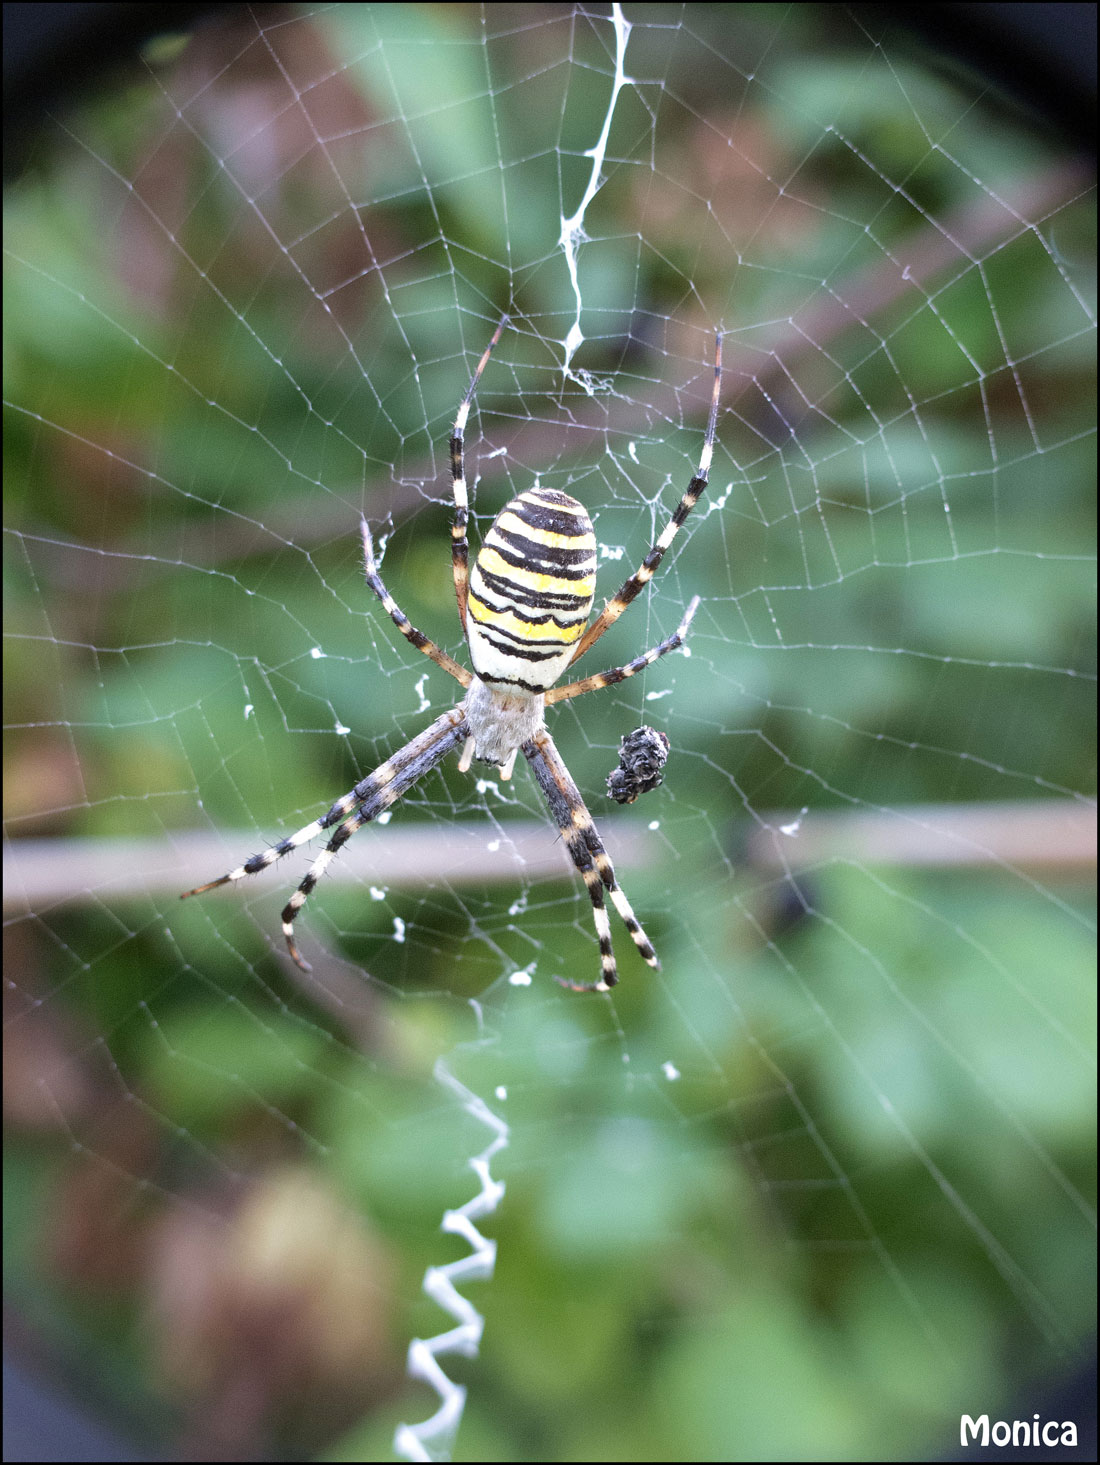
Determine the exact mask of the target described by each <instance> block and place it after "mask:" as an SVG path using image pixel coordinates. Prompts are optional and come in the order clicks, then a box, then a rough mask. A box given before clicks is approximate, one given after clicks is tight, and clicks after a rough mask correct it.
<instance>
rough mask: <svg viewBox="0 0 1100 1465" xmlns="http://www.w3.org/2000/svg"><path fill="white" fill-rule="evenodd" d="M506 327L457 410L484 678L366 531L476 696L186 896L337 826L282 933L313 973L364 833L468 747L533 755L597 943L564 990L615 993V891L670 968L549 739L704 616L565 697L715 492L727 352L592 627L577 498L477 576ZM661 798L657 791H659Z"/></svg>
mask: <svg viewBox="0 0 1100 1465" xmlns="http://www.w3.org/2000/svg"><path fill="white" fill-rule="evenodd" d="M506 323H507V317H505V319H504V320H502V321H501V323H500V325H499V326H498V327H497V329H496V331H495V332H494V334H493V338H492V340H491V341H490V342H489V344H488V346H487V347H486V348H485V350H484V352H483V353H482V356H481V360H480V361H479V362H478V364H477V368H476V370H475V371H474V374H473V377H472V378H471V381H470V385H469V387H468V388H467V391H466V395H465V397H463V399H462V404H461V406H460V407H459V409H458V415H457V416H456V418H455V425H454V431H453V433H452V434H451V444H450V447H451V476H452V481H453V491H454V505H455V514H454V523H453V525H452V528H451V562H452V566H453V571H454V582H455V594H456V596H457V599H458V614H459V619H460V621H461V622H462V630H463V633H464V635H465V637H466V641H467V644H468V646H469V648H470V660H471V662H472V663H473V667H474V670H473V672H472V673H471V672H469V671H467V670H466V668H465V667H463V666H460V665H459V664H458V662H457V661H455V660H454V659H453V657H450V656H448V655H447V653H446V652H445V651H443V650H441V649H440V647H438V646H437V645H436V644H435V642H434V641H431V640H429V638H428V637H427V636H425V635H424V633H423V632H422V631H418V630H417V629H416V627H415V626H414V625H413V624H412V623H411V622H410V621H409V618H408V617H407V616H406V615H405V613H404V612H403V611H402V610H401V609H400V607H399V606H398V605H397V602H396V601H395V600H394V599H393V596H392V595H390V593H389V591H388V590H387V589H386V587H385V586H384V585H383V583H382V580H381V578H380V577H379V574H378V569H377V566H376V565H375V562H374V547H373V544H372V542H371V537H370V531H369V530H368V528H367V524H366V521H365V520H364V521H363V522H362V526H361V527H362V535H363V560H364V568H365V573H366V578H367V584H368V585H369V586H370V587H371V589H372V590H373V591H374V593H375V594H376V595H377V596H378V598H379V599H380V600H381V602H382V604H383V605H384V606H385V608H386V610H387V611H388V612H389V614H390V616H391V618H392V620H393V622H394V624H395V625H396V626H397V628H398V630H399V631H400V632H401V633H402V635H403V636H405V637H406V638H407V639H408V640H409V641H411V642H412V644H413V645H414V646H415V647H416V648H417V650H419V651H423V652H424V654H425V656H430V657H431V659H432V660H433V661H434V662H435V663H436V664H437V665H438V666H441V667H442V668H443V670H444V671H446V672H449V673H450V675H451V676H453V677H454V678H455V680H456V681H457V682H460V683H461V685H462V686H463V687H465V688H466V695H465V697H464V698H463V700H462V702H461V703H460V704H459V706H457V707H454V708H452V709H451V710H450V711H449V712H445V713H444V714H443V716H442V717H438V718H436V720H435V722H433V723H432V724H431V726H430V727H428V728H426V729H425V730H424V732H422V733H421V734H420V735H419V736H418V737H415V738H414V739H413V740H412V742H411V743H408V744H406V746H405V747H404V748H402V749H400V750H399V751H398V752H396V753H394V755H393V756H392V757H391V758H388V759H387V760H386V761H385V763H383V764H381V765H380V767H378V768H376V769H375V770H374V772H373V773H370V774H368V775H367V777H366V778H364V779H362V780H361V781H360V782H359V783H357V784H356V785H355V787H354V788H353V789H351V790H350V792H348V793H346V794H345V795H344V796H343V797H342V798H340V799H337V801H336V802H335V803H334V804H333V805H332V807H331V808H330V809H329V811H328V812H327V813H326V814H324V815H322V817H321V818H320V819H315V820H314V821H313V822H312V823H311V824H307V825H306V826H305V828H303V829H299V830H298V832H297V833H296V834H292V835H290V836H289V837H288V838H286V839H281V840H279V842H278V843H277V844H274V845H272V846H271V848H270V849H267V850H264V852H263V853H262V854H259V855H253V856H252V858H251V859H249V860H246V861H245V862H244V864H243V865H238V866H237V868H236V869H234V870H230V871H229V872H228V874H225V875H222V876H220V877H219V878H218V879H217V880H211V881H210V882H209V883H208V884H206V885H200V886H198V887H197V888H196V889H195V890H188V891H186V892H185V896H187V895H200V894H201V893H202V892H203V891H205V890H213V889H214V888H215V887H216V886H218V885H226V884H228V883H230V882H231V881H234V880H240V879H243V878H244V876H245V875H255V874H257V873H258V872H259V871H260V870H266V869H267V867H268V866H269V865H273V864H274V863H275V861H276V860H279V859H281V858H282V857H283V855H286V854H289V853H290V852H291V850H294V849H297V848H298V847H299V846H300V845H303V844H305V843H306V842H307V841H308V840H311V839H314V838H315V837H316V836H317V835H318V834H321V833H322V832H323V831H324V830H327V829H333V828H335V832H334V833H333V835H332V837H331V838H330V840H329V842H328V843H327V844H326V845H325V847H324V849H323V850H322V851H321V852H320V854H318V855H317V857H316V859H315V860H314V861H313V863H312V865H311V866H310V868H309V870H308V871H307V872H306V875H305V878H304V879H303V881H302V883H301V884H300V885H299V886H298V889H297V890H296V891H295V892H294V894H293V895H292V896H291V897H290V900H289V901H288V902H287V905H286V908H285V909H284V911H283V916H282V922H283V935H284V936H285V938H286V944H287V949H288V950H289V952H290V954H291V956H292V957H293V958H294V960H295V961H296V962H297V964H298V965H299V966H300V967H301V968H302V969H303V970H304V971H308V970H309V967H308V966H307V964H306V963H305V962H304V961H303V959H302V957H301V955H300V954H299V952H298V948H297V945H296V944H295V941H294V921H295V918H296V916H297V914H298V912H299V911H300V910H301V908H302V906H303V905H304V904H305V902H306V900H307V899H308V898H309V894H310V892H311V891H312V890H313V888H314V886H315V885H316V884H317V882H318V880H320V878H321V876H322V875H323V874H324V872H325V870H326V869H327V867H328V865H329V864H330V862H331V861H332V859H333V858H334V857H335V855H336V854H337V852H338V851H339V850H340V848H341V847H342V846H343V845H344V844H345V843H346V842H347V841H348V840H349V839H350V838H351V836H352V835H353V834H354V833H355V832H356V830H358V829H361V828H362V827H363V825H364V824H368V823H370V821H371V820H372V819H376V818H377V817H378V815H379V814H380V813H382V811H383V810H384V809H388V808H389V807H390V805H391V804H394V803H396V802H397V800H398V799H399V798H401V796H402V795H403V794H404V793H406V792H407V791H408V790H409V789H410V788H411V787H412V785H413V784H414V783H415V782H416V781H417V780H418V779H419V778H422V777H423V775H424V774H425V773H427V772H428V771H429V769H432V768H434V767H435V766H436V764H437V763H439V762H440V761H441V760H442V759H443V758H444V757H446V755H447V754H448V753H449V752H451V750H452V749H455V748H457V747H458V746H459V745H460V744H462V745H464V746H463V752H462V757H461V761H460V762H459V768H460V769H461V770H463V771H464V770H466V769H468V768H469V766H470V763H471V761H472V760H473V759H474V758H478V759H480V760H481V761H482V762H485V763H491V764H495V765H497V766H498V767H499V768H500V776H501V778H510V777H511V775H512V768H513V765H514V764H515V761H516V755H517V754H518V753H521V752H522V754H523V756H524V757H525V758H526V759H527V761H528V763H529V764H530V765H531V770H532V772H533V773H534V775H535V778H536V780H537V781H538V784H539V787H540V788H541V789H542V792H543V795H544V796H545V798H546V802H547V804H548V805H549V807H550V812H551V813H552V814H553V816H554V818H555V820H556V821H557V825H558V828H559V830H560V831H561V836H562V839H563V840H564V842H565V845H566V847H567V848H568V850H569V853H570V855H571V857H572V859H573V863H574V864H575V865H576V867H577V869H578V870H579V871H580V873H581V876H582V877H583V879H584V883H585V886H586V888H587V890H588V894H589V897H590V899H591V901H592V909H593V916H594V919H595V923H596V934H597V937H598V938H599V946H600V979H599V981H597V982H571V981H565V982H563V985H564V986H567V987H571V988H572V989H573V990H574V991H578V992H606V991H607V990H608V989H609V988H610V987H613V986H614V985H615V983H616V981H617V980H618V977H617V974H616V968H615V956H614V953H613V951H612V949H611V927H610V925H609V923H608V919H607V910H606V908H605V906H604V892H605V891H606V892H607V894H608V896H609V897H610V899H611V903H612V905H614V907H615V909H616V910H617V911H618V913H619V915H620V916H621V917H622V920H623V923H624V925H625V926H626V928H627V930H628V931H629V932H630V934H631V936H632V937H633V939H634V944H635V946H637V948H638V951H639V952H640V953H641V955H642V957H643V958H644V959H645V961H647V962H648V963H649V965H650V966H653V967H656V966H657V965H659V963H658V961H657V954H656V952H655V951H654V950H653V946H652V944H651V943H650V941H649V938H648V937H647V936H646V934H645V932H644V931H643V930H642V928H641V926H640V925H639V924H638V921H637V918H636V917H635V915H634V912H633V910H631V908H630V902H629V901H628V900H627V898H626V896H625V895H624V894H623V892H622V890H621V889H620V888H619V885H618V882H617V881H616V879H615V871H614V870H613V868H612V866H611V861H610V860H609V859H608V857H607V852H606V851H605V849H604V847H603V844H602V842H601V840H600V836H599V834H598V833H597V832H596V826H595V824H594V823H593V822H592V816H591V814H589V812H588V810H587V808H586V807H585V804H584V800H583V799H582V798H581V795H580V791H579V789H578V788H577V786H576V784H575V783H574V782H573V779H572V777H571V776H570V774H569V770H568V769H567V768H566V766H565V764H564V763H563V762H562V759H561V756H560V755H559V753H558V750H557V748H556V747H555V746H554V741H553V739H552V738H551V736H550V734H549V732H548V731H547V729H546V722H545V709H546V707H547V706H549V705H551V704H552V703H554V702H564V701H567V700H568V699H570V698H572V697H579V696H581V694H582V693H584V692H595V691H598V690H599V689H600V688H601V687H610V686H614V685H615V683H616V682H621V681H625V680H626V678H627V677H632V676H635V675H636V674H637V673H638V672H640V671H641V670H642V669H643V668H644V667H647V666H649V665H650V664H651V663H652V662H654V661H656V660H657V658H658V657H660V656H664V655H665V653H666V652H668V651H672V650H674V649H675V648H676V647H677V646H679V645H680V643H681V642H682V641H683V639H684V637H685V635H686V634H687V629H688V626H689V625H690V624H691V618H692V616H693V615H694V614H695V610H696V607H697V606H698V604H699V597H698V596H695V597H693V599H692V600H691V601H690V603H689V604H688V607H687V609H686V611H685V612H684V616H683V619H682V620H681V622H680V624H679V626H678V627H677V629H676V631H675V632H674V633H673V634H672V635H671V636H669V637H668V638H667V639H666V640H664V641H662V642H661V644H660V645H659V646H654V647H653V648H652V649H651V650H649V651H646V652H644V653H643V654H642V655H641V656H637V657H635V658H634V660H633V661H630V662H627V664H626V665H625V666H618V667H614V668H612V669H611V670H610V671H604V672H597V673H596V675H595V676H589V677H584V678H582V679H581V680H580V681H577V682H569V683H567V684H566V685H565V686H563V687H559V686H557V685H556V683H557V681H558V679H559V678H560V677H561V676H563V675H564V673H565V672H566V670H567V669H568V668H569V667H570V666H571V665H572V664H573V662H575V661H576V660H577V659H578V657H580V656H583V655H584V653H585V652H586V651H587V650H588V649H589V647H590V646H592V645H593V644H594V643H595V642H596V641H598V640H599V638H600V637H601V636H602V635H603V633H604V631H606V630H607V628H608V626H610V625H612V624H613V623H614V622H615V621H616V620H617V619H618V618H619V616H620V615H621V614H622V612H623V611H624V610H625V609H626V607H627V606H628V605H629V604H630V602H631V601H632V600H633V599H634V597H635V596H636V595H637V594H638V593H639V591H640V590H641V589H642V588H643V586H645V585H646V584H647V583H648V581H649V580H650V579H651V578H652V576H653V573H654V571H655V570H656V569H657V567H658V565H659V564H660V563H661V560H662V559H663V557H664V554H665V551H666V550H667V549H668V547H669V545H670V544H671V543H672V541H673V539H674V538H675V536H676V532H677V530H678V529H679V528H680V526H681V524H683V522H684V520H685V519H686V518H687V516H688V515H689V514H690V513H691V511H692V509H693V508H694V507H695V505H696V503H697V502H698V499H699V496H700V494H701V493H702V492H703V490H704V489H705V488H706V485H707V475H708V472H709V469H710V460H711V456H712V454H713V452H714V438H715V431H716V427H717V421H718V389H719V385H720V382H721V375H722V341H721V337H719V338H718V340H717V342H716V346H715V358H714V389H713V392H712V394H711V402H710V415H709V418H708V421H707V432H706V437H705V439H704V441H703V451H702V453H701V454H700V457H699V468H698V471H697V472H696V474H695V476H694V477H693V478H692V480H691V482H690V484H689V485H688V487H687V490H686V492H685V493H684V496H683V498H682V499H681V500H680V503H679V505H678V506H677V508H676V512H675V513H674V514H673V516H672V518H671V519H670V520H669V522H668V523H667V524H666V525H665V527H664V530H663V531H662V533H661V535H660V537H659V538H658V539H657V541H656V543H655V544H654V545H653V547H652V548H651V549H650V551H649V553H648V554H647V555H646V557H645V559H644V560H643V561H642V563H641V565H640V566H639V567H638V569H637V570H636V571H635V573H634V574H633V575H631V577H630V579H629V580H627V581H626V583H625V584H624V585H623V586H622V587H621V589H620V590H619V592H618V594H617V595H615V596H614V597H613V598H612V599H611V600H609V601H608V603H607V604H606V605H605V606H604V608H603V610H602V611H601V612H600V614H599V615H598V616H597V617H596V619H595V620H594V621H593V622H592V624H591V625H588V617H589V614H590V613H591V610H592V604H593V599H594V596H595V588H596V536H595V534H594V533H593V530H592V522H591V520H590V519H589V517H588V514H587V513H586V512H585V510H584V507H583V506H582V505H581V504H580V503H578V501H577V500H576V499H575V498H571V497H570V496H569V495H568V494H567V493H561V492H559V491H558V490H556V489H547V488H541V487H539V486H538V485H537V484H536V486H535V487H534V488H531V489H529V490H528V491H527V492H526V493H521V494H520V495H519V496H518V497H517V498H514V499H512V500H511V502H510V503H507V504H505V506H504V508H503V509H501V511H500V513H499V514H498V515H497V516H496V518H495V519H494V520H493V523H492V527H491V528H490V529H489V531H488V533H487V534H486V535H485V538H484V540H483V541H482V545H481V549H480V551H479V552H478V555H477V558H476V560H475V561H474V567H473V570H472V571H470V570H469V549H468V544H467V539H466V529H467V523H468V519H469V501H468V497H467V493H466V475H465V467H464V463H463V434H464V432H465V429H466V419H467V417H468V416H469V412H470V403H471V402H472V400H473V395H474V391H475V389H476V387H477V384H478V380H479V378H480V377H481V373H482V372H483V371H484V369H485V365H486V362H487V361H488V360H489V355H490V353H491V351H492V349H493V347H494V346H495V345H496V343H497V341H498V340H499V339H500V333H501V331H502V330H503V329H504V326H505V324H506ZM586 627H587V629H586ZM658 781H659V779H658ZM654 786H655V784H652V783H650V784H648V785H647V787H654ZM561 980H562V979H561V978H559V981H561Z"/></svg>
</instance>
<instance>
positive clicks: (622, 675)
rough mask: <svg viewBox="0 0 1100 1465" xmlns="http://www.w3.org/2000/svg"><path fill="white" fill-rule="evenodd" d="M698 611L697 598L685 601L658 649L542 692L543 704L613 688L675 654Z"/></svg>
mask: <svg viewBox="0 0 1100 1465" xmlns="http://www.w3.org/2000/svg"><path fill="white" fill-rule="evenodd" d="M698 609H699V597H698V595H693V596H692V597H691V600H690V601H689V602H688V608H687V610H685V611H684V618H683V620H682V621H681V622H680V624H679V625H678V626H677V627H676V629H675V631H673V633H672V635H671V636H669V637H668V639H667V640H665V641H662V642H661V644H660V645H659V646H654V647H653V648H652V650H650V651H646V652H644V653H643V654H642V655H641V656H636V657H635V658H634V660H633V661H628V662H627V664H626V665H625V666H615V667H612V668H611V670H610V671H599V672H596V674H595V675H594V676H590V677H584V678H583V679H582V680H581V681H579V682H569V683H568V684H567V685H566V686H564V687H551V688H550V690H549V692H547V693H546V703H547V705H549V704H550V703H551V702H568V701H569V699H570V698H571V697H579V696H580V695H581V694H582V693H583V692H598V691H600V689H601V688H602V687H613V686H614V685H615V683H616V682H625V681H626V679H627V677H635V676H637V675H638V673H639V672H640V671H644V670H645V668H646V667H647V666H652V665H653V663H654V662H655V661H656V660H657V658H658V657H660V656H664V655H666V653H667V652H669V651H675V650H676V648H677V646H680V645H682V644H683V640H684V637H685V636H686V635H687V632H688V627H689V626H690V625H691V621H692V617H693V616H694V615H695V612H696V611H697V610H698Z"/></svg>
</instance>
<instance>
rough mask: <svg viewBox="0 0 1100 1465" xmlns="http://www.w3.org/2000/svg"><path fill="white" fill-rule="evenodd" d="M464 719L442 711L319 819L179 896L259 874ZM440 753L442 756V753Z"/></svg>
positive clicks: (387, 781)
mask: <svg viewBox="0 0 1100 1465" xmlns="http://www.w3.org/2000/svg"><path fill="white" fill-rule="evenodd" d="M465 721H466V720H465V718H464V717H463V716H462V712H461V709H460V708H457V707H456V708H452V710H451V711H450V712H447V713H444V715H443V716H442V717H440V718H437V720H436V721H435V722H433V723H432V725H431V726H430V727H428V728H426V729H425V730H424V732H422V733H421V734H420V737H418V738H414V739H413V741H412V742H411V743H409V744H408V745H407V746H406V747H404V748H402V749H401V750H400V751H399V752H397V753H395V754H394V755H393V757H392V758H387V759H386V761H385V763H381V764H379V766H378V767H377V768H376V769H375V770H374V771H373V773H368V774H367V776H366V777H365V778H361V779H360V780H359V782H358V783H357V784H356V785H355V787H354V788H353V789H350V790H349V791H348V792H347V793H346V794H344V795H342V797H340V798H338V799H337V800H336V802H335V803H334V804H333V805H332V807H331V808H330V809H329V811H328V813H327V814H322V815H321V817H320V819H314V820H313V822H312V823H311V824H305V825H303V826H302V828H301V829H299V830H298V832H297V834H291V835H289V836H288V837H287V838H286V839H280V840H279V842H278V843H277V844H273V845H272V846H271V847H270V849H265V850H264V851H263V853H262V854H258V855H253V856H252V857H251V859H247V860H245V862H244V864H243V865H238V866H237V867H236V869H234V870H230V871H229V872H228V873H227V874H225V875H219V876H218V878H217V879H216V880H208V881H207V882H206V884H205V885H197V886H196V887H195V889H194V890H185V891H184V892H183V894H182V895H181V896H180V900H186V899H187V897H188V896H189V895H205V894H206V892H207V891H208V890H216V889H217V888H218V886H219V885H229V884H231V883H232V882H233V881H235V880H243V879H244V877H245V876H246V875H258V874H259V873H260V871H261V870H266V869H268V868H269V867H270V866H271V865H273V864H275V862H276V860H281V859H282V858H283V856H284V855H289V854H290V853H291V851H292V850H296V849H298V848H299V846H301V845H303V844H308V843H309V841H310V840H311V839H316V838H317V836H318V835H319V834H323V833H324V832H325V830H326V829H331V828H332V826H333V825H334V824H339V822H340V821H341V819H346V818H347V816H348V815H349V814H350V813H351V811H352V810H353V809H354V808H355V807H356V805H357V804H361V803H362V802H363V800H364V799H365V798H367V797H368V795H369V794H370V792H371V790H372V789H374V788H376V787H381V788H385V787H387V786H388V785H389V784H391V783H392V782H393V781H394V780H395V779H396V778H398V777H399V776H401V774H402V773H403V771H404V769H405V768H406V766H407V764H408V763H409V762H411V761H413V760H415V758H416V757H417V755H418V753H419V751H420V744H421V743H422V741H423V740H424V739H428V738H430V737H432V735H433V734H434V735H438V734H439V733H440V732H441V731H442V729H443V724H445V723H454V724H455V725H456V726H461V727H462V728H463V729H464V730H465ZM463 735H464V733H463V734H460V736H463ZM440 756H441V757H442V754H440ZM416 776H417V777H419V776H420V775H419V774H417V775H416ZM405 786H406V787H407V786H408V785H405Z"/></svg>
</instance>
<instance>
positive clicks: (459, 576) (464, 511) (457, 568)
mask: <svg viewBox="0 0 1100 1465" xmlns="http://www.w3.org/2000/svg"><path fill="white" fill-rule="evenodd" d="M507 324H508V317H507V316H506V315H504V316H501V318H500V325H498V326H497V328H496V330H495V331H494V332H493V339H492V340H491V341H490V342H489V344H488V346H486V348H485V350H484V351H483V352H482V353H481V360H480V361H479V362H478V364H477V367H476V368H475V370H474V374H473V376H472V377H471V378H470V385H469V386H468V387H467V388H466V395H465V396H464V397H463V399H462V405H461V406H460V407H459V409H458V414H457V416H456V417H455V425H454V428H453V430H452V432H451V480H452V483H453V487H454V501H455V517H454V523H453V524H452V525H451V565H452V567H453V569H454V577H455V598H456V599H457V600H458V618H459V620H460V621H461V622H462V634H463V635H465V634H466V601H467V600H468V598H469V593H470V546H469V542H468V541H467V538H466V527H467V525H468V523H469V519H470V500H469V495H468V494H467V492H466V465H465V463H464V462H463V437H462V435H463V433H464V432H465V431H466V419H467V417H469V415H470V403H471V402H472V401H473V399H474V392H475V391H476V390H477V384H478V381H479V380H480V378H481V373H482V372H483V371H484V370H485V366H486V363H487V362H488V360H489V356H490V354H491V352H492V349H493V347H494V346H495V345H496V343H497V342H498V341H499V340H500V333H501V331H503V329H504V327H505V326H506V325H507Z"/></svg>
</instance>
